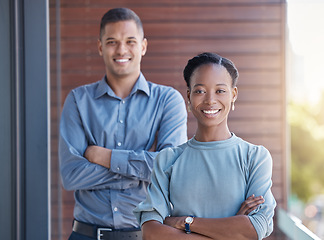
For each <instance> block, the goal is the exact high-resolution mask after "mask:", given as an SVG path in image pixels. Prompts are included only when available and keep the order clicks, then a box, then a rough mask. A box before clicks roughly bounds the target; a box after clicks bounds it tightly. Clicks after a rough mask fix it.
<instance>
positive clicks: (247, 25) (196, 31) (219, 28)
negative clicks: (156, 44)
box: [144, 22, 281, 39]
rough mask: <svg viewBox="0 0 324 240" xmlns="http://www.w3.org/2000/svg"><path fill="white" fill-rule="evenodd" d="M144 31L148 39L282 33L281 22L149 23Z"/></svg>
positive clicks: (267, 35) (233, 36)
mask: <svg viewBox="0 0 324 240" xmlns="http://www.w3.org/2000/svg"><path fill="white" fill-rule="evenodd" d="M243 29H244V31H242V30H243ZM144 31H145V36H146V37H147V38H148V39H150V38H160V39H165V38H188V37H190V38H195V39H197V38H198V39H206V38H213V39H214V38H222V39H226V38H251V37H255V38H278V37H279V36H280V34H281V32H280V23H279V22H270V23H269V22H234V23H233V22H231V23H227V22H214V23H213V22H207V23H197V22H195V23H176V22H173V23H147V24H145V25H144Z"/></svg>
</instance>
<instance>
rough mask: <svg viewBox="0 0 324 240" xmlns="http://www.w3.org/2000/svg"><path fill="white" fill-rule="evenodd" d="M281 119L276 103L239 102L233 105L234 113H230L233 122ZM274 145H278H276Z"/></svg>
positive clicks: (280, 112) (279, 109) (279, 105)
mask: <svg viewBox="0 0 324 240" xmlns="http://www.w3.org/2000/svg"><path fill="white" fill-rule="evenodd" d="M281 117H282V107H281V102H278V103H267V104H265V103H259V102H257V101H255V102H254V103H251V102H249V103H245V102H240V101H239V99H238V100H237V103H236V104H235V111H233V112H231V113H230V119H233V120H239V121H240V120H256V121H260V120H271V121H273V120H280V119H281ZM276 145H278V144H277V143H276Z"/></svg>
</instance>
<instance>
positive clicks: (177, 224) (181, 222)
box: [163, 216, 186, 231]
mask: <svg viewBox="0 0 324 240" xmlns="http://www.w3.org/2000/svg"><path fill="white" fill-rule="evenodd" d="M185 218H186V217H185V216H184V217H166V218H165V219H164V222H163V224H165V225H168V226H170V227H173V228H176V229H179V230H182V231H183V230H184V229H185Z"/></svg>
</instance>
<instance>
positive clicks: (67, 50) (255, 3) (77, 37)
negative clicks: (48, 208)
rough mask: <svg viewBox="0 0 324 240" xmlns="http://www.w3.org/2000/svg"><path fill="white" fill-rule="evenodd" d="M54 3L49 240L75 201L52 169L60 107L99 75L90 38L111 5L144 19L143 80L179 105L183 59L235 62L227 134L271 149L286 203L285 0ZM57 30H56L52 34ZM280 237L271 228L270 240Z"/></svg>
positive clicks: (64, 227) (65, 230)
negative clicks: (214, 57)
mask: <svg viewBox="0 0 324 240" xmlns="http://www.w3.org/2000/svg"><path fill="white" fill-rule="evenodd" d="M56 4H57V2H56V1H55V0H51V1H50V5H51V9H50V10H51V53H52V85H51V86H52V149H53V152H52V163H53V165H52V168H53V181H52V189H53V191H52V203H53V214H52V216H53V217H52V219H53V221H52V222H53V224H52V227H53V231H52V235H53V239H59V237H60V236H63V239H66V238H67V236H68V235H69V234H70V232H71V221H72V218H73V204H74V202H73V196H72V193H71V192H66V191H64V190H63V189H62V188H61V186H60V180H59V176H58V172H57V169H58V166H57V150H56V149H57V126H58V116H59V112H60V108H61V106H62V103H63V102H64V99H65V97H66V95H67V94H68V92H69V91H70V90H71V89H72V88H74V87H77V86H79V85H82V84H86V83H90V82H94V81H97V80H99V79H101V77H102V76H103V74H104V65H103V61H102V58H101V57H100V56H99V55H98V53H97V45H96V41H97V37H98V33H99V23H100V19H101V17H102V15H103V14H104V13H105V12H106V11H107V10H108V9H110V8H113V7H129V8H131V9H132V10H134V11H135V12H136V13H137V14H138V15H139V16H140V18H141V19H142V21H143V25H144V31H145V36H146V38H147V39H148V52H147V54H146V56H145V57H144V58H143V61H142V71H143V73H144V75H145V77H146V78H147V79H148V80H149V81H152V82H156V83H160V84H165V85H170V86H173V87H174V88H176V89H178V90H179V91H180V92H181V93H182V95H183V97H184V98H185V100H186V86H185V82H184V80H183V78H182V70H183V68H184V66H185V65H186V62H187V60H188V59H189V58H191V57H193V56H195V55H196V54H198V53H200V52H205V51H212V52H216V53H219V54H220V55H223V56H225V57H228V58H230V59H231V60H233V61H234V63H235V64H236V66H237V67H238V69H239V72H240V78H239V82H238V88H239V97H238V100H237V103H236V109H235V111H234V112H231V114H230V120H229V124H230V129H231V131H233V132H235V133H236V134H237V135H238V136H240V137H242V138H243V139H246V140H247V141H250V142H253V143H256V144H262V145H264V146H265V147H267V148H268V149H269V150H270V152H271V154H272V156H273V162H274V166H273V188H272V189H273V192H274V194H275V197H276V200H277V202H278V205H279V206H280V207H285V206H286V203H287V198H286V195H287V183H286V161H287V157H286V155H287V152H286V148H287V143H286V142H287V136H286V131H287V127H286V100H285V99H286V89H285V85H286V83H285V58H284V55H285V25H286V23H285V21H286V13H285V12H286V10H285V8H286V5H285V1H284V0H164V1H163V0H161V1H158V0H136V1H132V0H119V1H107V0H91V1H90V0H82V1H81V0H60V7H59V8H56ZM57 13H59V15H57ZM57 23H58V24H59V26H58V24H57ZM58 27H59V30H60V31H58V32H55V31H56V30H57V29H58ZM57 50H59V51H60V52H57ZM57 60H59V61H57ZM56 63H58V65H59V66H57V65H56ZM195 128H196V123H195V120H194V118H193V116H192V115H189V118H188V135H189V137H192V136H193V134H194V132H195ZM281 237H282V236H281V235H280V233H278V232H277V231H276V232H275V233H274V234H273V236H272V237H271V238H272V239H282V238H281Z"/></svg>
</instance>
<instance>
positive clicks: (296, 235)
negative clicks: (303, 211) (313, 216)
mask: <svg viewBox="0 0 324 240" xmlns="http://www.w3.org/2000/svg"><path fill="white" fill-rule="evenodd" d="M277 214H278V226H279V228H280V230H281V231H282V232H283V233H284V234H286V235H287V237H289V238H291V239H292V240H321V239H320V238H319V237H318V236H316V235H315V234H314V233H313V232H311V231H310V230H309V229H308V228H307V227H305V226H304V225H303V224H302V221H301V220H300V219H299V218H297V217H295V216H293V215H291V214H289V213H287V212H286V211H285V210H283V209H280V208H279V209H278V211H277Z"/></svg>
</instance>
